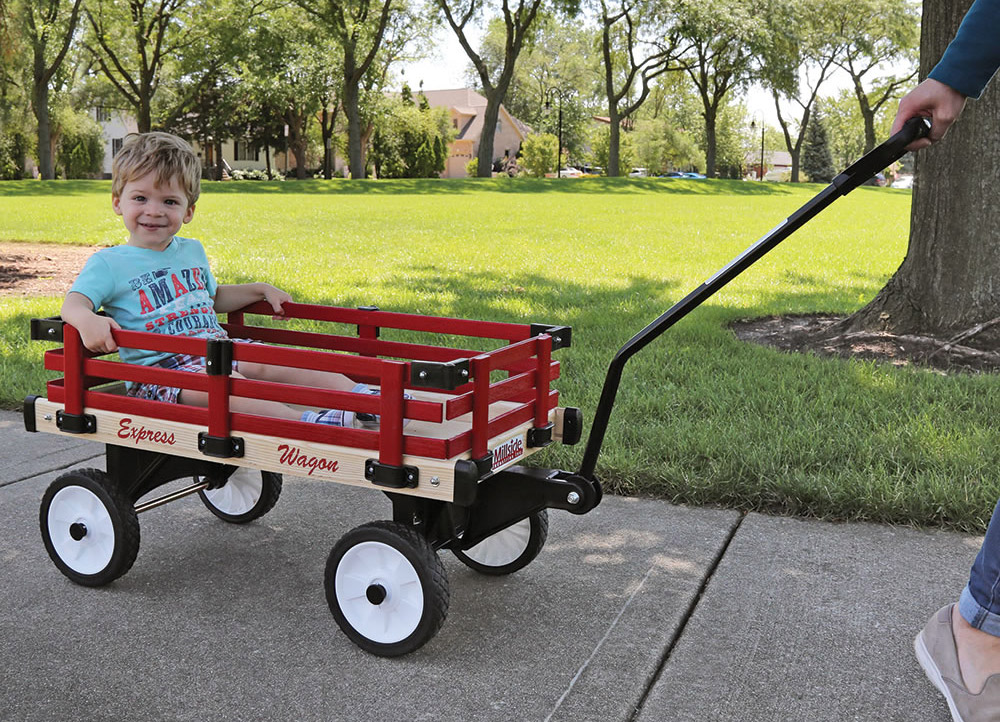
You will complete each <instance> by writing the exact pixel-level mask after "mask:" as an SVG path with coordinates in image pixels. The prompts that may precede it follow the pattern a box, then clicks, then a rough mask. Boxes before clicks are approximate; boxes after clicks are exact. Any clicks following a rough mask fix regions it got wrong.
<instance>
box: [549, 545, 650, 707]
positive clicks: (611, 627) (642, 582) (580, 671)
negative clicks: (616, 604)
mask: <svg viewBox="0 0 1000 722" xmlns="http://www.w3.org/2000/svg"><path fill="white" fill-rule="evenodd" d="M655 568H656V565H655V564H654V565H653V566H651V567H650V568H649V569H648V570H646V573H645V575H643V577H642V579H641V580H640V581H639V583H638V584H637V585H636V587H635V589H633V590H632V593H631V594H630V595H629V597H628V599H626V600H625V604H623V605H622V608H621V609H619V610H618V614H617V615H615V618H614V620H613V621H612V622H611V624H610V625H609V626H608V628H607V630H606V631H605V632H604V636H603V637H601V639H600V641H599V642H598V643H597V645H596V646H595V647H594V649H593V651H592V652H591V653H590V656H589V657H587V659H586V660H585V661H584V663H583V664H581V665H580V668H579V669H578V670H577V671H576V674H574V675H573V679H571V680H570V682H569V686H567V687H566V689H565V690H564V691H563V693H562V695H561V696H560V697H559V699H558V700H556V704H555V706H554V707H553V708H552V711H551V712H549V714H548V716H547V717H546V718H545V722H550V720H551V719H552V716H553V715H554V714H555V713H556V712H558V711H559V708H560V707H562V703H563V702H564V701H565V700H566V698H567V697H568V696H569V693H570V692H572V691H573V687H575V686H576V683H577V681H578V680H579V679H580V677H582V676H583V673H584V672H585V671H587V667H589V666H590V663H591V662H593V661H594V657H596V656H597V653H598V652H600V651H601V647H603V646H604V643H605V642H606V641H608V637H610V636H611V633H612V632H613V631H614V630H615V627H617V626H618V622H620V621H621V618H622V616H624V614H625V612H626V611H627V610H628V608H629V606H630V605H631V604H632V601H633V600H634V599H635V598H636V596H637V595H638V594H639V592H640V591H642V588H643V587H644V586H645V585H646V580H648V579H649V577H650V575H651V574H652V573H653V570H654V569H655ZM644 697H645V695H644Z"/></svg>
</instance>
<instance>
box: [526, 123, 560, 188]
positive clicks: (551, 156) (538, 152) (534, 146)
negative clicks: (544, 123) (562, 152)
mask: <svg viewBox="0 0 1000 722" xmlns="http://www.w3.org/2000/svg"><path fill="white" fill-rule="evenodd" d="M558 162H559V139H558V138H556V137H555V136H554V135H552V134H551V133H536V134H534V135H529V136H528V137H527V138H525V139H524V142H523V143H522V144H521V164H522V165H523V166H524V169H525V170H526V171H527V172H528V173H530V174H531V175H533V176H536V177H538V178H541V177H543V176H544V175H545V174H546V173H555V171H556V163H558Z"/></svg>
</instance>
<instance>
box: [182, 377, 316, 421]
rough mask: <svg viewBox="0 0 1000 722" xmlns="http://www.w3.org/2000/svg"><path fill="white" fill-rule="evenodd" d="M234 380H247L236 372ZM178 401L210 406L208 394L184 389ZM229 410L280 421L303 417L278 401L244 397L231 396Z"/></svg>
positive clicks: (296, 419)
mask: <svg viewBox="0 0 1000 722" xmlns="http://www.w3.org/2000/svg"><path fill="white" fill-rule="evenodd" d="M233 378H237V379H241V378H245V376H244V375H243V374H239V373H236V372H234V373H233ZM177 401H178V402H179V403H182V404H188V405H190V406H201V407H205V406H208V394H207V393H205V392H204V391H195V390H194V389H183V390H181V393H180V395H179V396H178V397H177ZM229 408H230V409H232V410H233V411H235V412H237V413H240V414H255V415H256V416H273V417H275V418H279V419H291V420H293V421H298V420H299V419H300V418H301V417H302V412H301V411H296V410H295V409H293V408H292V407H290V406H286V405H285V404H283V403H280V402H278V401H265V400H263V399H248V398H244V397H242V396H231V397H230V398H229Z"/></svg>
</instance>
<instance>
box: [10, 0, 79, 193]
mask: <svg viewBox="0 0 1000 722" xmlns="http://www.w3.org/2000/svg"><path fill="white" fill-rule="evenodd" d="M81 4H82V0H73V3H72V5H71V6H68V5H67V3H65V2H63V1H62V0H22V2H21V3H20V9H21V12H20V15H21V17H20V20H21V23H22V25H23V28H24V37H25V38H26V39H27V41H28V43H29V44H30V45H31V52H32V64H31V80H32V86H31V109H32V112H34V114H35V120H37V121H38V170H39V173H40V174H41V176H42V178H43V179H51V178H54V177H55V166H54V163H53V160H52V126H51V120H50V113H49V93H50V91H51V87H52V80H53V78H54V77H55V75H56V73H57V72H59V69H60V67H61V66H62V64H63V60H64V59H65V58H66V53H67V51H69V47H70V43H71V42H72V41H73V35H74V34H75V33H76V27H77V22H78V20H79V18H80V6H81Z"/></svg>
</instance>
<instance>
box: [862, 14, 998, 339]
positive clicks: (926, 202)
mask: <svg viewBox="0 0 1000 722" xmlns="http://www.w3.org/2000/svg"><path fill="white" fill-rule="evenodd" d="M971 4H972V0H960V1H959V2H951V1H949V0H925V2H924V16H923V21H922V23H921V27H922V37H921V47H920V75H921V77H922V78H923V77H926V75H927V73H928V72H930V70H931V68H933V66H934V64H935V63H936V62H937V61H938V59H939V58H940V57H941V54H942V53H943V52H944V49H945V48H946V47H947V45H948V43H949V42H950V40H951V38H952V37H953V36H954V33H955V31H956V30H957V28H958V25H959V23H960V22H961V20H962V17H963V16H964V14H965V12H966V11H967V10H968V8H969V6H970V5H971ZM998 129H1000V87H998V84H997V83H994V84H993V85H992V87H990V88H989V89H988V90H987V91H986V92H985V93H984V94H983V96H982V98H981V99H980V100H978V101H970V102H969V104H968V106H967V107H966V110H965V113H964V114H963V115H962V118H961V119H960V120H959V122H958V123H956V124H955V126H953V127H952V129H951V130H950V131H949V133H948V136H947V137H946V138H945V140H944V141H943V142H941V143H938V144H936V145H934V146H932V147H931V148H928V149H925V150H921V151H920V152H919V153H917V161H916V183H915V184H914V190H913V206H912V210H911V214H910V244H909V248H908V250H907V254H906V258H905V259H904V260H903V263H902V265H901V266H900V267H899V270H897V271H896V273H895V275H894V276H893V277H892V278H891V279H890V280H889V283H888V284H887V285H886V286H885V288H883V289H882V290H881V291H880V292H879V294H878V296H877V297H876V298H875V299H874V300H873V301H872V302H871V303H870V304H868V306H866V307H865V308H863V309H862V310H860V311H858V312H857V313H856V314H854V316H852V317H851V318H850V319H848V320H847V323H846V324H845V326H846V330H849V331H850V330H862V329H875V330H888V331H891V332H893V333H919V334H925V335H941V334H946V335H951V334H953V333H955V332H957V331H961V330H965V329H968V328H970V327H972V326H975V325H976V324H979V323H982V322H984V321H989V320H992V319H994V318H997V317H1000V292H998V290H997V288H996V285H997V283H998V281H997V279H1000V206H998V205H997V204H996V203H994V202H993V194H992V183H993V181H994V180H995V179H996V178H997V177H998V174H1000V167H998V166H1000V130H998ZM979 341H980V343H990V342H991V341H994V342H995V341H996V338H994V339H988V338H982V337H980V338H979Z"/></svg>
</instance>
